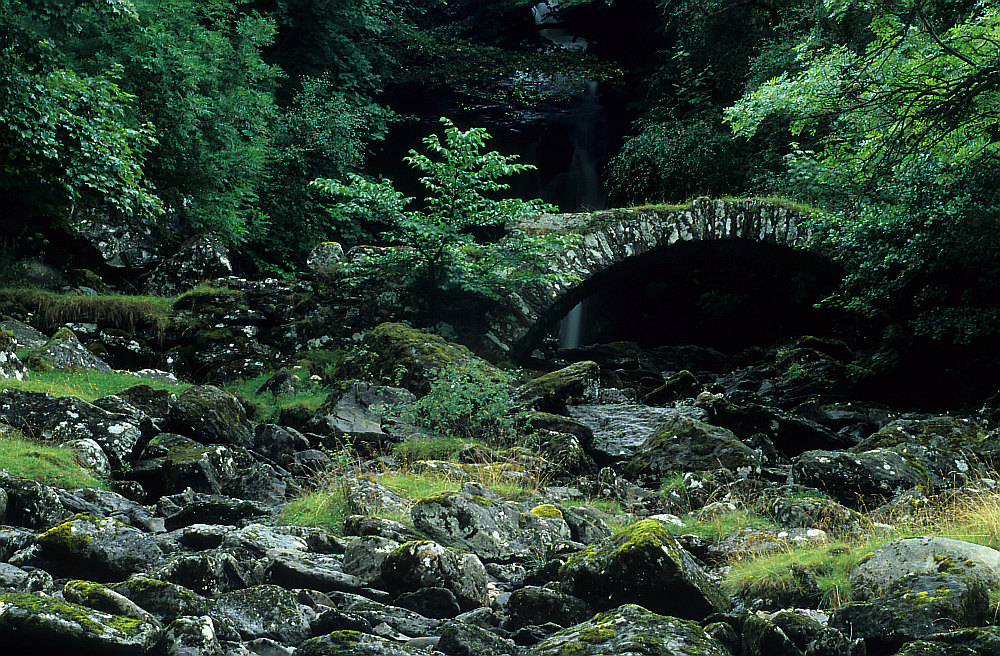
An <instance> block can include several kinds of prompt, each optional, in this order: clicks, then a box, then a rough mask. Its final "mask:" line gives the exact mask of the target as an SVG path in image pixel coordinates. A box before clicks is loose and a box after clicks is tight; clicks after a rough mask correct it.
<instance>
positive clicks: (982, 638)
mask: <svg viewBox="0 0 1000 656" xmlns="http://www.w3.org/2000/svg"><path fill="white" fill-rule="evenodd" d="M993 654H1000V627H997V626H981V627H977V628H974V629H959V630H957V631H948V632H941V633H939V634H937V635H935V636H933V637H929V638H927V639H926V640H914V641H912V642H908V643H906V644H905V645H903V648H902V649H900V650H899V651H898V652H896V656H993Z"/></svg>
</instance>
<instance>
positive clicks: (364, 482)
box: [344, 478, 413, 542]
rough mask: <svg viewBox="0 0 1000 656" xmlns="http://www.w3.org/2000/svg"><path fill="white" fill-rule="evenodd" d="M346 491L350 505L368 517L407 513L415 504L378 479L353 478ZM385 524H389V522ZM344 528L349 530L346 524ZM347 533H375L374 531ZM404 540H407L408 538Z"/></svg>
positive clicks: (349, 481)
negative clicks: (381, 514)
mask: <svg viewBox="0 0 1000 656" xmlns="http://www.w3.org/2000/svg"><path fill="white" fill-rule="evenodd" d="M345 491H346V493H347V501H348V503H349V505H350V507H351V508H354V509H356V511H357V512H358V513H360V515H363V516H367V517H372V516H373V515H378V514H379V513H400V514H404V515H405V514H406V513H407V512H408V511H409V510H410V506H411V505H413V504H412V503H411V502H410V501H409V500H407V499H405V498H403V497H401V496H399V495H398V494H396V493H394V492H393V491H392V490H390V489H389V488H387V487H385V486H384V485H382V484H381V483H379V482H378V481H372V480H368V479H365V478H351V479H350V480H348V481H347V489H346V490H345ZM377 519H378V518H376V517H372V520H377ZM370 524H371V522H369V525H370ZM383 525H384V526H389V525H388V524H383ZM344 530H345V531H347V530H348V529H347V526H346V525H345V527H344ZM410 533H411V534H412V531H410ZM345 534H347V535H374V533H345ZM385 537H389V538H392V539H393V540H396V539H398V538H396V537H394V536H392V535H386V536H385ZM407 539H412V538H407ZM403 541H404V542H405V541H406V540H403Z"/></svg>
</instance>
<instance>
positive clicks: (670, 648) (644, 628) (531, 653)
mask: <svg viewBox="0 0 1000 656" xmlns="http://www.w3.org/2000/svg"><path fill="white" fill-rule="evenodd" d="M567 654H573V655H574V656H607V655H608V654H628V655H629V656H676V655H677V654H691V655H692V656H695V655H697V656H731V654H730V652H729V650H727V649H726V648H725V647H724V646H723V644H722V643H721V642H719V641H718V640H716V639H715V638H712V637H711V636H709V635H708V634H706V633H705V630H704V629H702V628H701V627H700V626H698V625H697V624H695V623H694V622H691V621H688V620H685V619H680V618H677V617H668V616H664V615H659V614H657V613H654V612H651V611H649V610H646V609H645V608H643V607H642V606H637V605H633V604H627V605H624V606H620V607H618V608H615V609H614V610H609V611H607V612H604V613H599V614H598V615H595V616H594V618H593V619H591V620H590V621H587V622H583V623H581V624H577V625H575V626H572V627H570V628H568V629H564V630H562V631H559V632H557V633H555V634H554V635H552V636H550V637H548V638H546V639H545V640H542V641H541V642H540V643H538V644H537V645H535V646H534V647H532V648H531V649H528V650H527V652H526V655H527V656H565V655H567Z"/></svg>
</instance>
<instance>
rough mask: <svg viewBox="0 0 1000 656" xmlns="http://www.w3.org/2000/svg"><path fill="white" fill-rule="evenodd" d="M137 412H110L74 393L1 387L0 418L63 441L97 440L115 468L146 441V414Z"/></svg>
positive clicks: (29, 431) (120, 466)
mask: <svg viewBox="0 0 1000 656" xmlns="http://www.w3.org/2000/svg"><path fill="white" fill-rule="evenodd" d="M136 413H139V411H138V410H136ZM136 413H132V412H130V413H128V414H126V413H123V412H109V411H108V410H106V409H104V408H101V407H99V406H97V405H95V404H93V403H88V402H86V401H84V400H82V399H78V398H76V397H71V396H54V395H52V394H48V393H43V392H30V391H27V390H16V389H7V390H3V391H0V421H4V422H6V423H8V424H10V425H11V426H15V427H17V428H20V429H23V430H25V431H27V432H28V433H30V434H33V435H37V436H39V437H43V438H46V439H51V440H54V441H57V442H60V443H61V442H67V441H71V440H80V439H91V440H94V441H95V442H97V444H99V445H100V447H101V449H102V450H103V451H104V453H105V455H106V456H107V457H108V461H109V463H110V465H111V469H112V471H120V470H121V469H122V468H123V467H124V466H125V463H126V462H127V461H128V460H130V459H131V458H132V457H133V456H134V451H135V449H136V447H137V446H138V445H140V443H141V441H142V438H143V427H144V426H143V424H144V422H143V417H142V416H141V413H139V414H136Z"/></svg>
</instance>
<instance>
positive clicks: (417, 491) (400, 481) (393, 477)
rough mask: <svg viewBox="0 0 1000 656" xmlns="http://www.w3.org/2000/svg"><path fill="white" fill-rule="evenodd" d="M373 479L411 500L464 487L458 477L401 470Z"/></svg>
mask: <svg viewBox="0 0 1000 656" xmlns="http://www.w3.org/2000/svg"><path fill="white" fill-rule="evenodd" d="M372 480H374V481H376V482H378V483H379V484H380V485H384V486H385V487H387V488H388V489H390V490H392V491H393V492H394V493H395V494H398V495H399V496H401V497H403V498H405V499H409V500H411V501H416V500H417V499H422V498H424V497H430V496H434V495H435V494H444V493H445V492H455V491H457V490H458V489H459V488H461V487H462V483H461V482H459V481H457V480H456V479H453V478H449V477H447V476H440V475H431V474H414V473H402V472H401V473H393V474H384V475H382V476H377V477H373V478H372Z"/></svg>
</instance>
